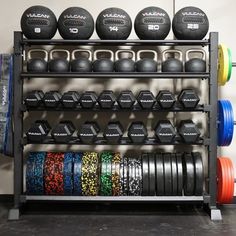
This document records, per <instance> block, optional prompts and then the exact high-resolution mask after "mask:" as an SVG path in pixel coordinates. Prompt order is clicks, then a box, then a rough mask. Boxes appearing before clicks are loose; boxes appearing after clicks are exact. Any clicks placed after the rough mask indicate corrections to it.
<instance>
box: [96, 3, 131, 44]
mask: <svg viewBox="0 0 236 236" xmlns="http://www.w3.org/2000/svg"><path fill="white" fill-rule="evenodd" d="M96 30H97V34H98V36H99V38H101V39H114V40H116V39H117V40H118V39H121V40H122V39H127V38H128V37H129V35H130V33H131V30H132V21H131V18H130V16H129V15H128V14H127V12H125V11H124V10H122V9H120V8H115V7H112V8H107V9H105V10H103V11H102V12H101V13H100V14H99V16H98V17H97V21H96Z"/></svg>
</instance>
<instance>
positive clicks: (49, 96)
mask: <svg viewBox="0 0 236 236" xmlns="http://www.w3.org/2000/svg"><path fill="white" fill-rule="evenodd" d="M60 101H61V94H60V93H59V92H58V91H49V92H46V93H45V94H44V97H43V102H44V105H45V107H48V108H56V107H57V106H58V105H59V104H60Z"/></svg>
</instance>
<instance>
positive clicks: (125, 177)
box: [122, 157, 129, 196]
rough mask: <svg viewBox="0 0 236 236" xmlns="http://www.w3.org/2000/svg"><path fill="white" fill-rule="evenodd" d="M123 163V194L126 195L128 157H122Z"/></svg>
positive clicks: (127, 187) (127, 186)
mask: <svg viewBox="0 0 236 236" xmlns="http://www.w3.org/2000/svg"><path fill="white" fill-rule="evenodd" d="M123 162H124V165H123V182H122V183H123V196H127V195H128V189H129V181H128V180H129V179H128V178H129V169H128V158H127V157H124V160H123Z"/></svg>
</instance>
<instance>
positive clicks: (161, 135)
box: [155, 120, 176, 143]
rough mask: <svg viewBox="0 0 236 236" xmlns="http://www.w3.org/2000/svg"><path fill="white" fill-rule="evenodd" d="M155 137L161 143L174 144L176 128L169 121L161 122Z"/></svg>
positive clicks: (158, 124) (156, 129) (157, 126)
mask: <svg viewBox="0 0 236 236" xmlns="http://www.w3.org/2000/svg"><path fill="white" fill-rule="evenodd" d="M155 135H156V138H157V140H158V142H160V143H172V142H173V141H174V139H175V136H176V132H175V128H174V127H173V125H172V124H171V122H170V121H169V120H161V121H159V122H158V123H157V125H156V128H155Z"/></svg>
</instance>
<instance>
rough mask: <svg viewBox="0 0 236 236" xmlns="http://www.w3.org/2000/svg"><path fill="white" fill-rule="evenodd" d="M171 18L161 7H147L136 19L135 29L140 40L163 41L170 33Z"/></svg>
mask: <svg viewBox="0 0 236 236" xmlns="http://www.w3.org/2000/svg"><path fill="white" fill-rule="evenodd" d="M170 25H171V23H170V17H169V15H168V14H167V12H166V11H165V10H163V9H161V8H159V7H147V8H144V9H143V10H141V11H140V12H139V13H138V15H137V16H136V18H135V23H134V29H135V32H136V34H137V36H138V37H139V38H140V39H149V40H161V39H165V38H166V36H167V35H168V34H169V32H170Z"/></svg>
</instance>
